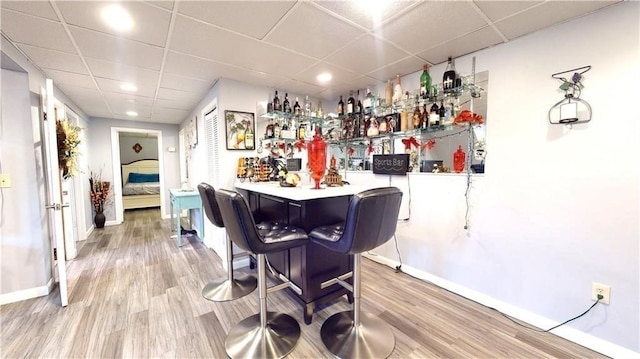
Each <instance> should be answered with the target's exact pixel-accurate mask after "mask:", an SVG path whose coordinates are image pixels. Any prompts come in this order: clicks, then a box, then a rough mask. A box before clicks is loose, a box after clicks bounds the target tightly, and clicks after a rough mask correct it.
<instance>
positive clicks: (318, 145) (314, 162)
mask: <svg viewBox="0 0 640 359" xmlns="http://www.w3.org/2000/svg"><path fill="white" fill-rule="evenodd" d="M307 153H308V156H309V169H310V170H311V178H313V180H314V181H315V182H316V186H315V187H314V188H315V189H320V181H321V180H322V178H323V177H324V172H325V170H326V169H327V143H326V142H324V140H323V139H322V135H321V134H320V133H319V128H318V127H316V133H315V135H313V140H311V142H309V144H308V145H307Z"/></svg>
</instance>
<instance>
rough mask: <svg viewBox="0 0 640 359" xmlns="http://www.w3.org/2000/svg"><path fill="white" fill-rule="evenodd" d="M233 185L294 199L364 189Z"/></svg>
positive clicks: (249, 183) (319, 196) (323, 196)
mask: <svg viewBox="0 0 640 359" xmlns="http://www.w3.org/2000/svg"><path fill="white" fill-rule="evenodd" d="M235 187H236V188H239V189H244V190H247V191H252V192H257V193H263V194H268V195H271V196H275V197H280V198H286V199H290V200H294V201H304V200H309V199H318V198H329V197H340V196H349V195H353V194H356V193H359V192H362V191H364V190H366V189H369V188H367V187H365V186H354V185H344V186H342V187H323V186H321V189H313V186H312V185H301V184H298V186H296V187H280V184H279V183H278V182H258V183H256V182H249V181H245V182H236V183H235Z"/></svg>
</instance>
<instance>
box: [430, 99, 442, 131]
mask: <svg viewBox="0 0 640 359" xmlns="http://www.w3.org/2000/svg"><path fill="white" fill-rule="evenodd" d="M439 110H440V109H439V108H438V104H437V103H435V102H434V103H433V105H431V109H430V111H429V127H432V126H438V125H440V114H439V113H438V111H439Z"/></svg>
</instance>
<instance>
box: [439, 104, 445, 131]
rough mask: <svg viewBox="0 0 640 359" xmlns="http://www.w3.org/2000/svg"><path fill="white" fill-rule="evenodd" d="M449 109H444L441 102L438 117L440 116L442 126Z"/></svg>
mask: <svg viewBox="0 0 640 359" xmlns="http://www.w3.org/2000/svg"><path fill="white" fill-rule="evenodd" d="M446 114H447V109H446V108H445V107H444V103H443V102H442V101H440V108H439V109H438V115H439V116H440V124H441V125H444V123H445V116H446Z"/></svg>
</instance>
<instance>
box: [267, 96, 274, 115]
mask: <svg viewBox="0 0 640 359" xmlns="http://www.w3.org/2000/svg"><path fill="white" fill-rule="evenodd" d="M267 100H268V99H267ZM267 112H269V113H271V112H273V100H268V101H267Z"/></svg>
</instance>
